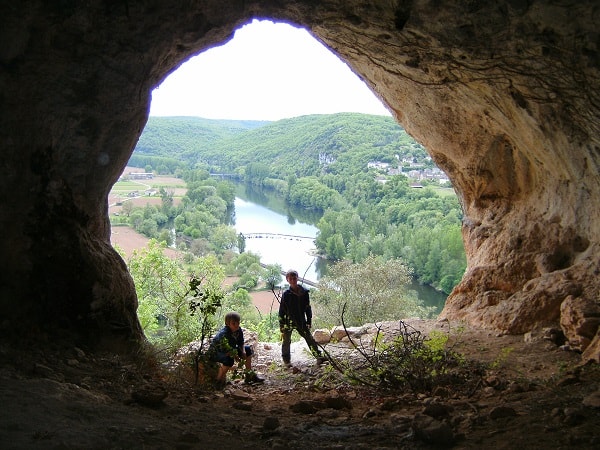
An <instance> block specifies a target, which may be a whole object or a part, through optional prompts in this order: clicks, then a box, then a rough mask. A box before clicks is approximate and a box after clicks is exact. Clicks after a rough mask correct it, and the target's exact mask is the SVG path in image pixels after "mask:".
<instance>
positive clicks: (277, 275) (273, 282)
mask: <svg viewBox="0 0 600 450" xmlns="http://www.w3.org/2000/svg"><path fill="white" fill-rule="evenodd" d="M262 278H263V280H265V283H266V284H267V287H268V288H269V289H275V286H277V285H278V284H279V283H281V280H282V277H281V265H279V264H269V265H267V267H265V270H264V273H263V276H262Z"/></svg>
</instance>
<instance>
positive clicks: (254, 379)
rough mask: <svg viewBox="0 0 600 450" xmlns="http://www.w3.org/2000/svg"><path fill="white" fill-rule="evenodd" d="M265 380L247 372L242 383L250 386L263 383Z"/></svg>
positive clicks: (254, 373)
mask: <svg viewBox="0 0 600 450" xmlns="http://www.w3.org/2000/svg"><path fill="white" fill-rule="evenodd" d="M264 382H265V379H264V378H261V377H259V376H258V375H257V374H256V372H248V373H247V374H246V376H245V377H244V383H246V384H252V383H264Z"/></svg>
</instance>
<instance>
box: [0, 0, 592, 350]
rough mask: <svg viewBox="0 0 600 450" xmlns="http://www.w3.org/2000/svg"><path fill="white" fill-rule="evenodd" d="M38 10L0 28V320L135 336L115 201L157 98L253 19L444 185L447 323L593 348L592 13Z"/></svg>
mask: <svg viewBox="0 0 600 450" xmlns="http://www.w3.org/2000/svg"><path fill="white" fill-rule="evenodd" d="M38 6H39V5H37V3H36V4H34V3H26V4H24V5H18V6H14V5H11V6H10V7H8V6H6V5H5V6H3V7H2V14H1V15H0V17H1V19H0V20H1V23H2V27H0V29H1V30H2V35H3V41H4V42H5V43H6V45H4V46H3V49H2V50H1V52H0V61H1V62H2V69H1V71H0V84H1V85H2V86H3V96H2V97H1V98H0V101H1V102H2V108H0V111H1V112H0V130H1V131H0V138H1V139H2V142H3V144H4V149H3V156H4V159H3V163H2V164H3V166H2V167H3V168H4V169H5V171H4V172H5V173H6V174H7V175H6V176H5V177H3V179H2V180H1V181H0V182H1V183H2V184H1V185H0V188H1V189H0V192H4V193H10V195H6V194H5V195H4V196H3V197H2V205H1V206H2V209H1V210H2V214H1V215H0V220H1V222H0V226H1V229H2V230H3V234H4V235H3V237H2V242H1V248H0V250H1V254H2V255H3V256H2V262H3V266H2V268H1V269H2V270H0V277H1V278H0V289H1V292H0V294H1V301H2V303H1V304H0V309H1V310H0V312H1V313H2V316H3V317H6V318H7V321H6V322H7V323H9V324H12V325H13V326H14V324H19V326H23V324H27V323H34V324H39V323H46V322H48V321H50V322H51V323H54V324H57V325H58V324H60V326H62V327H67V328H68V329H70V330H73V331H74V332H75V333H77V334H78V335H82V336H85V338H86V339H88V340H91V341H94V342H100V341H102V342H105V343H106V344H107V345H117V343H118V342H124V341H127V342H130V341H131V340H133V341H136V340H139V338H140V336H141V332H140V329H139V324H138V323H137V319H136V317H135V306H136V300H135V294H134V289H133V285H132V283H131V280H130V278H129V277H128V276H127V273H126V270H125V267H124V264H123V262H122V261H121V260H120V258H119V257H118V256H117V255H116V254H115V253H114V251H113V250H112V248H111V247H110V244H109V234H110V226H109V224H108V218H107V204H106V203H107V201H106V198H107V194H108V190H109V189H110V186H111V185H112V184H113V183H114V181H115V180H116V179H117V177H118V174H119V173H120V172H121V170H122V168H123V167H124V166H125V164H126V162H127V160H128V158H129V155H130V153H131V150H132V149H133V147H134V145H135V142H136V140H137V138H138V136H139V134H140V133H141V131H142V129H143V127H144V124H145V121H146V119H147V112H148V104H149V95H150V92H151V89H152V88H153V87H154V86H156V85H157V84H158V83H159V82H160V81H161V80H162V79H164V77H165V76H167V75H168V74H169V73H170V72H172V71H173V70H176V68H177V66H178V65H179V64H181V63H182V62H183V61H184V60H185V59H186V58H188V57H189V56H191V55H193V54H197V53H199V52H201V51H202V50H204V49H206V48H208V47H210V46H213V45H216V44H220V43H222V42H224V41H226V40H227V39H228V38H229V37H230V35H231V33H232V31H233V30H235V29H236V28H238V27H239V26H240V25H242V24H244V23H247V22H249V21H250V20H251V19H252V18H258V17H260V18H266V19H269V20H274V21H287V22H290V23H294V24H297V25H299V26H302V27H305V28H307V29H309V30H310V31H311V33H312V34H313V35H314V36H316V37H317V39H319V40H320V41H321V42H323V43H324V44H325V45H326V46H327V47H328V48H330V49H331V50H333V51H334V52H335V53H336V54H338V55H339V56H340V58H342V59H343V60H344V61H345V62H346V63H347V64H348V65H349V66H350V67H351V68H352V69H353V70H354V71H355V73H357V74H359V75H360V76H361V77H362V78H363V79H364V80H365V82H366V83H367V84H368V85H369V87H370V88H371V89H372V90H373V92H375V93H376V94H377V95H378V96H380V98H382V99H383V100H384V101H385V103H386V104H387V105H388V106H389V108H390V110H391V111H392V113H393V115H394V117H395V118H396V119H397V120H398V122H399V123H401V124H402V126H403V127H404V128H405V129H406V130H407V131H408V132H409V133H410V134H411V135H413V136H414V137H415V138H416V139H417V140H418V141H419V142H421V143H422V144H423V145H424V146H425V147H426V148H427V149H428V150H429V151H430V153H431V155H432V157H433V159H434V160H435V162H436V164H437V165H438V166H439V167H441V168H443V169H444V171H445V172H446V173H447V174H448V175H449V176H450V178H451V180H452V182H453V185H454V187H455V189H456V190H457V192H458V195H459V196H460V198H461V200H462V204H463V207H464V211H465V221H464V227H463V235H464V238H465V248H466V252H467V255H468V270H467V273H466V274H465V277H464V279H463V281H462V283H461V284H460V285H459V286H458V287H457V288H456V289H455V290H454V292H453V293H452V295H451V296H450V298H449V300H448V302H447V304H446V308H445V311H444V313H443V314H444V315H445V317H447V318H452V319H464V320H467V321H469V322H470V323H473V324H476V325H482V326H486V327H489V328H493V329H497V330H501V331H504V332H509V333H519V332H523V331H528V330H530V329H533V328H536V327H543V326H547V325H557V324H559V323H560V325H561V326H562V328H563V330H564V331H565V333H566V334H567V337H568V339H569V341H570V342H571V343H572V344H573V345H574V346H579V347H580V348H582V349H584V348H587V347H588V346H589V347H590V348H594V345H597V346H598V345H600V344H597V343H598V341H599V339H598V338H597V337H596V336H597V335H596V333H597V329H598V324H597V322H594V321H593V320H591V319H592V318H593V317H597V315H596V314H597V309H598V298H600V295H599V294H600V281H599V279H600V277H598V276H597V273H598V272H599V271H600V268H599V264H600V263H599V258H598V254H599V253H600V251H599V245H598V244H599V241H600V227H599V226H598V217H600V214H598V212H600V207H599V206H600V205H599V198H600V196H599V195H598V194H599V190H600V177H599V167H600V156H599V155H600V151H599V149H600V142H599V141H600V138H599V136H600V120H598V118H599V116H600V114H599V105H600V99H599V98H598V96H599V94H598V93H599V92H600V89H598V87H599V85H600V83H599V79H600V77H599V67H600V62H599V61H600V57H598V54H599V51H598V42H597V37H596V36H597V31H596V28H597V26H596V23H597V17H598V14H599V5H598V4H597V2H594V1H593V0H587V1H582V2H577V3H576V4H574V5H568V6H564V5H562V4H553V3H551V2H517V1H502V2H493V4H484V3H482V2H459V1H448V2H442V3H439V2H438V3H436V4H435V5H433V4H432V3H431V2H427V1H406V2H405V1H398V2H387V1H386V2H359V1H356V2H355V1H341V0H332V1H329V2H313V1H309V0H299V1H296V2H285V3H280V2H271V1H268V0H257V1H245V2H227V3H226V4H223V2H220V1H219V2H217V1H216V0H215V1H205V2H199V3H195V2H189V3H186V5H185V8H184V7H183V6H179V5H178V4H176V5H172V4H168V5H162V4H158V3H151V4H150V3H147V2H104V1H100V0H92V1H90V2H86V3H85V5H80V4H77V3H73V2H67V3H64V2H59V3H52V4H51V5H47V4H44V5H43V6H40V7H38ZM10 328H11V325H7V329H10ZM592 341H594V342H595V343H596V344H594V343H592V344H590V342H592ZM597 351H598V350H596V352H597Z"/></svg>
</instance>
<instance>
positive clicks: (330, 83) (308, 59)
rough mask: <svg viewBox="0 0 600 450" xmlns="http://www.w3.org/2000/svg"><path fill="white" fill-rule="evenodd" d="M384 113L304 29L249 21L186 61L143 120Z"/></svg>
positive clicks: (155, 95) (159, 92)
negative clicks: (229, 37)
mask: <svg viewBox="0 0 600 450" xmlns="http://www.w3.org/2000/svg"><path fill="white" fill-rule="evenodd" d="M336 112H363V113H367V114H378V115H390V113H389V112H388V110H387V109H386V108H385V107H384V106H383V104H382V103H381V102H380V101H379V100H378V99H377V97H375V95H374V94H373V93H372V92H371V91H370V90H369V88H368V87H367V86H366V85H365V84H364V83H363V82H362V81H361V80H360V78H358V76H356V75H355V74H354V73H353V72H352V71H351V70H350V68H349V67H348V66H347V65H346V64H345V63H344V62H342V61H341V60H340V59H339V58H338V57H337V56H335V55H334V54H333V53H332V52H330V51H329V50H328V49H327V48H325V47H324V46H323V45H321V44H320V43H319V42H318V41H317V40H316V39H314V38H313V37H312V36H311V35H310V34H309V33H308V32H307V31H306V30H304V29H300V28H294V27H292V26H290V25H288V24H284V23H272V22H268V21H261V22H258V21H254V22H252V24H249V25H246V26H245V27H243V28H241V29H239V30H237V31H236V33H235V37H234V38H233V39H232V40H231V41H229V42H228V43H227V44H225V45H223V46H220V47H215V48H212V49H209V50H207V51H205V52H204V53H201V54H200V55H198V56H195V57H193V58H191V59H190V60H189V61H187V62H186V63H184V64H182V65H181V67H180V68H179V69H178V70H177V71H175V72H174V73H173V74H171V75H170V76H169V77H168V78H167V79H165V81H164V82H163V83H162V84H161V85H160V86H158V87H157V89H155V90H154V91H153V94H152V104H151V108H150V115H151V116H198V117H204V118H211V119H248V120H279V119H283V118H289V117H297V116H301V115H306V114H330V113H336Z"/></svg>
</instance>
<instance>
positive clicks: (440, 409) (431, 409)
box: [423, 403, 452, 419]
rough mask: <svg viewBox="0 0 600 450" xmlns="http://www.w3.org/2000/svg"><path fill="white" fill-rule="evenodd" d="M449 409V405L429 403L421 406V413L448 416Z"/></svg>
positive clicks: (439, 416)
mask: <svg viewBox="0 0 600 450" xmlns="http://www.w3.org/2000/svg"><path fill="white" fill-rule="evenodd" d="M451 410H452V408H451V407H450V406H447V405H443V404H441V403H431V404H429V405H427V406H425V408H423V414H425V415H427V416H430V417H433V418H436V419H439V418H441V417H446V416H448V414H449V413H450V411H451Z"/></svg>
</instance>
